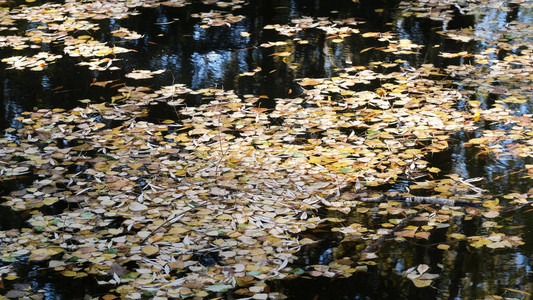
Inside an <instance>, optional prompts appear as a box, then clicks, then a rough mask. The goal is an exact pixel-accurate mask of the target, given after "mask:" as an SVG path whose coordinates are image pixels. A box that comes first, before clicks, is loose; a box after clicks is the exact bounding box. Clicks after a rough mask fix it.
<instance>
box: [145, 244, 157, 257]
mask: <svg viewBox="0 0 533 300" xmlns="http://www.w3.org/2000/svg"><path fill="white" fill-rule="evenodd" d="M141 250H142V252H143V253H144V254H146V255H147V256H152V255H155V254H157V253H158V252H159V248H158V247H157V246H154V245H148V246H145V247H142V249H141Z"/></svg>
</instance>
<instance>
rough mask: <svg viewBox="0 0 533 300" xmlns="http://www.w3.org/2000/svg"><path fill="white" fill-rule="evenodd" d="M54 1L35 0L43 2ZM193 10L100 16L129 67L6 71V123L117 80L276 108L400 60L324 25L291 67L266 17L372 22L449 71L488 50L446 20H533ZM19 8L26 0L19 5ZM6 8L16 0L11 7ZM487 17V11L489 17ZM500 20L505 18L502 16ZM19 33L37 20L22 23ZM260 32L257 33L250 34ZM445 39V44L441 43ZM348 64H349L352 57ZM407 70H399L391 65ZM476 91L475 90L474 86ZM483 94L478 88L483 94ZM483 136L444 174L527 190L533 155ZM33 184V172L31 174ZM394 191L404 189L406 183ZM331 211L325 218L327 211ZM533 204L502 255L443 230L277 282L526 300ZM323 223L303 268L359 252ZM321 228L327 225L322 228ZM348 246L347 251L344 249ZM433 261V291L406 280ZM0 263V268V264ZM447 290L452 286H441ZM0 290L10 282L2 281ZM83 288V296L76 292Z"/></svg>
mask: <svg viewBox="0 0 533 300" xmlns="http://www.w3.org/2000/svg"><path fill="white" fill-rule="evenodd" d="M44 2H46V1H40V2H37V3H33V4H32V5H37V4H39V3H44ZM193 2H194V3H193V4H191V5H188V6H185V7H183V8H172V7H165V6H161V7H158V8H138V10H139V12H140V14H139V15H137V16H132V17H130V18H128V19H123V20H115V19H106V20H101V21H98V23H99V25H100V28H101V29H100V30H98V31H96V32H94V33H92V36H93V37H95V38H96V39H97V40H100V41H107V42H108V43H110V44H114V43H117V45H120V46H123V47H126V48H132V49H135V50H136V52H131V53H126V54H121V55H120V57H119V58H120V60H119V61H117V62H114V65H117V66H119V67H120V68H121V70H117V71H91V70H88V69H87V68H86V67H83V66H78V65H76V64H77V63H78V62H80V61H82V59H79V58H71V57H69V56H68V55H64V56H63V57H62V58H61V59H59V60H58V61H57V62H56V63H55V64H52V65H50V67H49V68H47V69H46V70H44V71H40V72H33V71H29V70H23V71H17V70H6V69H5V68H0V80H1V84H0V103H1V106H0V114H1V115H2V117H1V118H0V129H1V130H3V129H5V128H8V127H15V128H16V127H19V126H20V123H19V122H18V121H17V120H16V119H15V118H16V117H18V116H20V115H21V113H22V112H24V111H31V110H33V109H34V108H35V107H38V108H40V107H54V108H55V107H63V108H72V107H75V106H77V105H79V102H78V100H80V99H91V100H92V101H93V102H106V101H111V97H113V96H114V95H116V94H117V89H118V88H119V87H111V85H112V84H110V85H108V86H106V87H97V86H91V85H90V83H91V82H93V81H107V80H116V82H114V83H113V84H115V83H117V84H118V83H125V84H127V85H129V86H140V85H142V86H148V87H150V88H152V89H157V88H158V87H160V86H165V85H171V84H173V83H184V84H186V85H187V86H188V87H191V88H192V89H200V88H207V87H219V88H224V89H226V90H234V91H235V92H236V93H237V94H238V95H246V94H254V95H264V97H263V98H262V99H263V100H262V102H261V103H260V105H262V106H263V107H272V106H273V105H274V104H275V98H276V97H284V98H287V97H297V96H299V95H301V92H302V91H301V88H300V86H299V85H298V84H297V83H295V80H294V79H296V78H302V77H311V78H321V77H331V76H334V75H335V74H336V73H335V72H336V69H337V68H344V67H347V66H349V65H350V64H351V65H354V66H355V65H365V66H366V65H369V64H370V63H371V62H377V61H386V62H393V61H395V60H396V59H397V58H399V57H398V56H397V55H394V54H391V53H386V52H380V51H362V50H364V49H366V48H369V47H380V46H383V45H384V44H383V43H380V42H379V41H377V40H375V39H367V38H362V37H361V36H359V35H353V36H351V37H347V38H346V42H345V43H342V44H331V43H327V42H326V39H325V36H324V34H323V33H322V32H320V31H318V30H309V31H306V32H305V33H303V35H304V36H303V37H302V38H305V39H308V40H310V41H312V43H310V44H307V45H298V44H294V43H292V44H289V45H288V46H286V48H285V51H291V52H293V53H294V55H293V58H292V61H291V64H292V65H294V66H297V68H294V69H292V68H290V67H289V65H288V64H286V63H283V62H281V61H280V60H279V59H277V58H275V57H273V56H271V54H272V53H274V52H276V51H280V49H279V48H276V47H271V48H263V47H259V45H260V44H262V43H266V42H269V41H276V40H290V38H286V37H283V36H279V35H278V34H277V33H276V32H275V31H274V30H263V27H264V26H265V25H267V24H276V23H277V24H287V23H289V22H290V20H292V19H294V18H300V17H302V16H313V17H330V18H333V19H343V18H348V17H351V18H355V19H356V20H361V21H365V23H362V24H360V25H359V26H358V27H357V28H358V29H359V30H360V31H361V32H363V33H364V32H389V31H391V32H396V33H398V36H399V37H400V38H402V39H410V40H411V41H412V42H413V43H416V44H421V45H424V46H425V47H424V48H422V49H420V50H418V51H419V54H417V55H402V56H401V58H402V59H403V60H405V62H404V63H403V64H402V66H403V67H415V68H416V67H419V66H420V65H422V64H428V63H431V64H434V65H435V66H437V67H440V68H445V67H447V66H449V65H462V64H469V63H471V62H472V59H471V58H443V57H441V56H439V53H441V52H460V51H481V50H482V49H485V48H486V47H487V45H486V44H484V43H483V42H475V41H471V42H467V43H459V42H456V41H453V40H450V39H446V38H445V37H443V35H440V34H438V33H437V31H438V30H442V29H443V27H446V28H448V29H461V28H469V27H474V28H486V29H487V30H491V29H492V27H491V26H495V27H494V28H500V27H501V26H503V25H505V24H506V23H508V22H512V21H516V20H518V21H519V22H526V23H527V22H530V21H531V9H530V8H528V7H527V5H524V6H521V5H518V4H516V5H514V6H512V7H511V9H510V10H508V11H498V10H497V11H496V12H494V14H495V15H492V16H489V17H490V18H489V17H487V16H485V17H482V16H476V15H463V14H462V13H461V12H460V11H458V10H455V11H454V12H453V15H452V18H451V20H449V21H446V22H444V21H435V20H430V19H428V18H416V17H414V16H408V17H404V16H402V15H401V14H400V13H399V8H398V6H399V1H384V0H383V1H380V0H373V1H365V0H361V1H360V2H359V3H358V4H354V3H353V1H348V0H346V1H332V0H327V1H321V0H315V1H296V0H292V1H251V2H249V4H247V5H244V7H243V8H240V9H237V10H236V11H234V12H233V14H240V15H243V16H245V17H246V18H245V19H244V20H242V21H240V22H238V23H234V24H232V25H231V27H228V26H222V27H210V28H202V27H201V26H200V24H199V19H197V18H193V17H191V14H193V13H198V12H208V11H210V10H211V9H213V7H212V6H210V5H204V4H201V3H199V2H198V1H193ZM8 4H9V5H11V6H13V7H15V6H17V5H18V3H17V2H10V3H8ZM4 5H7V4H4ZM488 18H489V19H488ZM495 21H497V22H495ZM498 22H499V23H498ZM18 26H19V29H20V32H24V31H25V30H26V29H27V28H28V27H29V26H33V25H32V24H27V23H24V22H20V23H19V24H18ZM120 27H126V28H129V29H130V30H134V31H136V32H138V33H139V34H141V35H142V36H143V37H142V38H141V39H138V40H133V41H127V42H125V43H122V42H121V41H120V39H118V38H116V37H113V36H112V35H111V34H110V32H111V31H113V30H117V29H119V28H120ZM243 32H249V33H251V35H250V37H246V36H243V35H241V33H243ZM435 45H438V46H439V47H434V46H435ZM46 48H47V49H46V50H49V51H51V52H52V53H56V54H63V53H61V48H60V47H58V46H56V45H47V46H46ZM20 54H21V51H17V50H10V49H7V48H0V56H1V57H2V58H5V57H9V56H12V55H20ZM349 62H350V63H349ZM257 68H260V69H261V70H262V72H261V75H260V76H254V77H244V76H239V74H241V73H244V72H249V71H252V70H254V69H257ZM136 69H137V70H139V69H149V70H158V69H165V70H166V71H165V72H164V73H163V74H161V75H156V76H155V77H154V79H147V80H141V81H134V80H130V79H128V78H125V77H124V75H125V74H127V73H129V72H131V71H132V70H136ZM394 70H397V68H393V69H391V70H390V71H394ZM378 85H379V82H373V83H371V84H370V85H369V86H366V87H365V89H373V88H375V87H377V86H378ZM466 89H471V87H467V88H466ZM474 92H475V91H474ZM473 97H474V98H475V97H477V98H478V101H481V102H482V105H484V106H486V107H489V106H491V105H493V104H494V101H495V100H497V99H498V95H496V94H489V95H485V94H483V93H474V95H473ZM188 101H189V102H188V105H195V104H196V103H195V102H194V101H195V99H188ZM521 112H522V113H523V114H527V113H532V108H531V102H529V104H526V105H525V106H524V107H523V108H521ZM173 118H176V114H175V112H174V111H172V110H169V109H168V108H167V107H165V106H163V105H155V106H152V107H151V108H150V112H149V115H148V117H147V119H148V120H150V121H153V122H158V121H159V120H165V119H173ZM475 134H476V133H466V132H459V133H457V134H455V135H454V136H453V138H454V140H453V141H451V142H450V145H451V147H450V149H449V150H447V151H445V152H443V153H439V154H435V155H434V156H432V157H429V158H428V161H430V162H432V163H433V165H435V166H438V167H439V168H440V169H441V170H443V171H444V173H456V174H459V175H460V176H462V177H464V178H473V177H483V178H485V180H484V181H483V182H482V183H481V185H482V187H483V188H485V189H487V190H488V191H489V192H490V193H492V194H494V195H505V194H508V193H510V192H517V193H527V192H528V190H529V189H530V188H531V186H530V185H531V180H530V179H525V178H523V177H522V176H521V174H520V173H519V172H518V171H519V170H521V169H523V168H524V166H525V165H527V164H532V163H533V162H532V161H531V159H530V158H525V159H516V158H514V159H502V160H496V159H487V158H484V157H480V156H478V155H477V154H476V153H475V152H474V150H473V149H472V148H468V147H464V146H463V144H462V143H463V142H466V141H468V140H469V139H470V138H472V137H473V135H475ZM28 180H31V178H30V179H28ZM24 184H25V182H24V180H23V179H21V180H20V182H9V183H8V184H6V183H2V182H0V185H1V192H2V194H4V195H5V194H7V193H8V192H10V191H13V190H17V189H19V188H20V187H22V186H24ZM396 188H401V186H400V187H396ZM324 214H327V213H326V212H324ZM531 214H532V212H528V211H527V210H525V209H524V210H519V211H516V212H512V213H510V214H508V215H507V216H505V218H506V220H507V221H506V223H505V224H506V227H507V228H505V230H506V231H507V232H508V233H509V234H520V235H521V236H522V238H523V240H524V242H525V243H526V244H525V245H524V246H521V247H519V248H518V249H513V250H500V251H497V252H493V251H490V250H488V249H487V248H483V249H481V250H480V249H478V250H472V249H471V248H469V247H468V246H467V244H466V243H465V244H459V245H458V246H457V247H456V248H455V250H453V251H443V250H438V249H437V248H435V247H434V245H436V244H438V243H440V242H442V241H443V240H445V239H446V236H445V234H444V232H441V233H440V234H439V233H438V232H437V233H436V234H434V235H432V237H431V238H430V240H429V241H427V242H420V243H417V244H414V243H394V242H391V243H390V244H387V245H384V246H383V247H382V249H381V251H382V252H384V253H385V255H383V257H386V258H385V259H382V260H380V261H378V264H377V265H376V266H373V267H370V268H369V270H368V272H366V273H356V274H355V275H354V276H353V277H351V278H348V279H331V278H309V277H307V278H306V277H305V276H304V277H302V278H299V279H295V280H289V281H276V282H270V283H269V284H270V286H271V290H273V291H274V290H275V291H280V292H282V293H283V294H285V295H287V296H289V298H290V299H434V298H447V299H475V298H484V297H485V296H487V295H499V296H502V295H503V296H508V297H515V298H518V299H522V298H523V296H524V294H520V293H515V294H513V292H511V290H509V289H515V290H519V291H526V292H528V291H529V292H531V291H533V274H532V273H531V267H532V261H531V258H532V257H533V233H532V231H531V230H530V229H529V228H533V217H532V215H531ZM360 218H362V217H361V216H357V215H355V214H353V215H351V216H350V221H353V222H365V224H368V225H369V227H370V226H371V225H372V224H375V225H379V223H380V222H379V220H377V219H376V220H360ZM24 219H25V217H24V215H22V214H21V213H15V212H14V211H12V210H10V209H9V208H5V207H0V228H1V229H3V230H7V229H10V228H20V227H23V226H24ZM480 225H481V224H479V222H478V221H475V220H474V221H461V220H457V221H456V222H455V223H454V225H453V226H457V229H456V231H458V232H462V233H465V234H475V233H476V232H479V231H480ZM327 226H328V224H326V225H325V227H324V228H321V229H319V230H315V231H312V232H308V233H306V234H307V235H309V236H312V237H315V238H316V239H322V240H324V242H321V243H319V244H318V246H315V247H308V248H305V249H304V250H302V252H301V253H300V260H299V263H300V264H301V267H302V268H304V267H305V266H306V265H309V264H319V263H328V262H329V261H331V260H332V259H333V258H332V257H331V253H332V252H333V249H335V251H336V253H337V255H341V254H342V256H346V257H350V256H352V255H354V254H355V253H356V249H355V248H354V247H355V246H354V245H350V244H339V242H340V240H341V238H340V237H338V236H330V235H328V234H324V232H328V227H327ZM321 230H322V232H321ZM339 253H340V254H339ZM422 263H423V264H428V265H430V266H437V265H443V268H445V269H443V270H441V271H440V275H441V277H440V278H439V279H437V284H435V285H434V286H435V287H436V288H433V287H429V288H422V289H419V288H416V287H414V286H413V285H412V283H411V282H410V281H408V280H406V279H405V278H404V277H403V276H402V271H403V270H404V269H405V266H412V265H417V264H422ZM1 266H2V265H1V264H0V267H1ZM20 273H21V274H24V275H25V276H26V279H24V280H22V282H21V283H22V284H30V285H31V286H32V287H34V288H35V287H37V288H41V289H43V290H45V291H47V293H45V294H44V295H45V298H47V299H70V298H72V297H82V296H83V295H84V294H86V293H87V294H95V293H98V292H99V291H98V288H97V287H96V285H94V283H91V284H87V283H86V282H82V281H74V282H67V283H65V282H64V279H63V278H59V279H58V278H56V277H54V276H53V275H52V274H46V273H44V274H43V273H42V272H39V271H37V269H36V267H35V266H31V265H25V264H20ZM440 289H442V290H445V292H444V293H443V292H442V291H441V290H440ZM0 292H2V293H4V292H5V290H2V289H1V288H0ZM73 295H74V296H73Z"/></svg>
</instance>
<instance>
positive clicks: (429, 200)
mask: <svg viewBox="0 0 533 300" xmlns="http://www.w3.org/2000/svg"><path fill="white" fill-rule="evenodd" d="M357 200H359V201H363V202H386V201H399V202H403V203H408V204H410V203H415V204H439V205H448V206H467V207H479V206H481V203H474V202H469V201H461V200H451V199H446V198H440V197H387V196H385V195H381V196H378V197H371V198H364V197H362V198H358V199H357Z"/></svg>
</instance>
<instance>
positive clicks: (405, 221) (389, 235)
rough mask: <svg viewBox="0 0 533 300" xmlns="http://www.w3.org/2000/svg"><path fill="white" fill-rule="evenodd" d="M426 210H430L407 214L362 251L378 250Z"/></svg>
mask: <svg viewBox="0 0 533 300" xmlns="http://www.w3.org/2000/svg"><path fill="white" fill-rule="evenodd" d="M425 212H428V211H427V210H426V209H422V210H420V211H418V212H416V213H414V214H411V215H409V216H407V217H406V218H405V219H403V220H401V221H400V222H399V223H398V224H396V226H394V228H393V229H392V230H391V232H389V233H387V234H385V235H382V236H381V237H380V238H379V239H377V240H376V241H375V242H372V243H370V244H368V246H366V248H365V249H363V251H361V253H369V252H376V251H377V250H379V248H381V246H382V245H383V243H385V241H388V240H390V239H392V238H393V237H394V234H395V233H396V232H398V231H400V230H402V229H404V228H405V227H406V226H407V224H409V222H410V221H411V220H413V219H414V218H416V217H418V216H419V215H420V214H422V213H425Z"/></svg>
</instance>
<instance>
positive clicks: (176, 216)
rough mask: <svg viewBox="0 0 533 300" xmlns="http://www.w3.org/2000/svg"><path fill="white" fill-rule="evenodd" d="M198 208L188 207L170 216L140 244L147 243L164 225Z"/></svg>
mask: <svg viewBox="0 0 533 300" xmlns="http://www.w3.org/2000/svg"><path fill="white" fill-rule="evenodd" d="M197 209H198V207H194V208H191V209H188V210H186V211H184V212H181V213H179V214H177V215H175V216H173V217H171V218H168V220H166V221H165V222H163V224H161V225H159V226H158V227H157V228H156V229H154V230H152V231H151V232H150V234H149V235H147V236H146V237H145V238H144V239H143V240H142V241H141V243H140V244H139V245H142V244H144V243H145V242H146V241H147V240H148V239H149V238H151V237H152V236H153V235H154V234H155V233H156V232H157V231H158V230H159V229H161V228H163V227H164V226H166V225H168V224H172V223H174V222H176V221H178V220H179V219H181V217H183V216H184V215H185V214H186V213H188V212H190V211H193V210H197Z"/></svg>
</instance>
